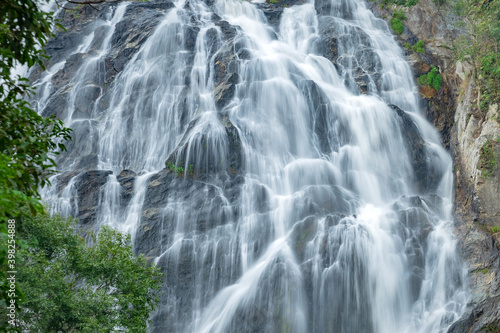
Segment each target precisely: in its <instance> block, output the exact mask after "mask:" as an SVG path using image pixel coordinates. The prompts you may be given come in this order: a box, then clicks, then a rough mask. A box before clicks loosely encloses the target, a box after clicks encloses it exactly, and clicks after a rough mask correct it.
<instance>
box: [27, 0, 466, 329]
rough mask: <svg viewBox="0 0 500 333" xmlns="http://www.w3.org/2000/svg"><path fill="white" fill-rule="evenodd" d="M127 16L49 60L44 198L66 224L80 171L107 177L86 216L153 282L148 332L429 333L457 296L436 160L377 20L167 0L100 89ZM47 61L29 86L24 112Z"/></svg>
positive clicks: (462, 290)
mask: <svg viewBox="0 0 500 333" xmlns="http://www.w3.org/2000/svg"><path fill="white" fill-rule="evenodd" d="M155 3H161V1H157V2H153V4H155ZM131 6H134V5H132V4H120V5H118V6H116V7H111V6H110V7H105V10H106V12H105V13H104V14H103V16H102V18H100V19H99V20H97V21H96V22H94V23H92V25H91V27H90V28H89V29H87V30H86V35H85V37H84V38H82V42H81V43H80V45H78V46H75V47H74V49H73V50H71V51H70V52H69V55H68V56H67V57H66V58H67V59H69V58H70V57H76V56H78V55H82V54H84V55H85V56H82V57H81V59H82V60H81V61H80V62H78V66H79V67H78V68H79V69H78V70H77V71H76V75H75V76H74V77H73V78H71V79H70V80H68V83H67V85H65V86H64V87H65V88H64V89H66V92H65V96H66V98H65V103H66V104H65V106H64V107H63V108H62V109H63V110H64V111H61V112H59V114H58V115H59V116H60V117H62V118H63V119H64V120H65V122H66V124H67V125H68V126H70V127H72V128H74V129H75V136H76V137H75V141H76V142H78V144H74V145H70V149H69V152H68V153H67V154H64V155H62V157H61V158H60V160H59V163H60V166H61V170H62V171H65V174H64V175H65V176H64V177H55V178H54V179H53V186H52V187H51V188H48V189H45V190H44V198H45V200H46V201H47V202H48V203H49V204H50V205H51V208H52V209H53V210H54V211H60V212H62V213H64V214H72V215H75V216H77V215H78V212H79V210H78V209H79V208H78V207H79V202H78V198H80V196H79V195H77V194H76V192H75V191H76V187H75V186H76V185H75V184H77V183H78V181H79V177H83V176H82V175H83V173H84V172H85V171H84V169H85V168H83V167H82V165H84V162H85V161H88V160H92V161H94V162H92V163H89V165H91V166H92V168H95V169H98V170H112V171H113V173H112V174H109V176H106V177H107V178H106V184H105V185H104V186H102V189H101V191H100V194H99V198H98V209H97V210H96V212H95V214H96V218H95V219H96V221H97V222H98V225H99V224H110V225H112V226H114V227H115V228H117V229H119V230H122V231H126V232H129V233H131V234H132V236H133V241H134V248H135V249H136V251H137V252H142V253H145V254H146V255H147V256H149V257H151V258H152V259H154V261H155V262H156V263H157V264H158V265H159V266H161V267H162V269H163V271H164V272H165V279H164V287H163V289H162V294H161V300H160V306H159V309H158V310H157V311H155V312H154V313H153V314H152V317H153V321H152V324H151V326H150V331H151V332H347V333H354V332H380V333H390V332H394V333H396V332H397V333H400V332H408V333H409V332H412V333H413V332H422V333H424V332H425V333H427V332H446V330H447V328H448V327H449V326H450V325H451V324H452V323H453V322H454V321H455V320H457V319H458V318H459V317H460V315H461V314H462V313H463V311H464V307H465V304H466V301H467V288H466V283H465V279H466V270H465V269H464V266H463V264H462V263H461V261H460V259H459V258H458V257H457V254H456V250H455V241H454V239H453V236H452V228H453V225H452V224H453V222H452V219H453V218H452V216H451V208H452V207H451V206H452V189H453V179H452V172H451V168H452V162H451V159H450V157H449V156H448V154H447V153H446V152H445V151H444V149H443V148H442V146H441V144H440V143H439V138H438V136H437V134H436V133H435V131H434V130H433V129H432V128H431V126H430V125H429V124H428V123H427V122H426V121H425V120H424V119H423V118H422V117H421V116H420V115H419V112H418V110H419V106H418V99H417V94H416V87H415V85H414V83H413V82H412V74H411V70H410V68H409V66H408V64H407V63H406V62H405V61H404V58H403V55H402V52H401V50H400V49H399V47H398V45H397V43H396V42H395V41H394V39H393V37H392V36H391V35H390V32H389V30H388V28H387V25H386V24H385V22H383V21H382V20H379V19H376V18H375V17H374V16H373V15H372V14H371V12H370V11H369V10H367V9H366V7H365V5H364V3H363V2H362V1H360V0H349V1H348V0H317V1H316V3H314V2H310V1H305V2H304V1H302V2H300V4H298V5H295V6H292V7H289V8H284V9H282V13H281V17H280V20H279V22H278V23H276V24H272V22H271V18H270V17H266V15H265V14H266V10H268V11H269V5H267V7H266V5H265V4H259V3H258V2H257V1H255V2H254V3H251V2H247V1H240V0H216V1H215V2H210V1H207V2H206V3H205V2H202V1H199V0H178V1H177V2H175V3H174V4H173V6H170V7H171V8H168V9H166V10H165V14H164V16H163V17H162V18H161V19H160V20H159V23H158V25H157V26H156V28H155V29H154V31H153V32H152V33H151V35H150V36H149V37H148V38H147V40H145V42H144V43H143V44H141V45H140V47H139V46H137V51H136V53H135V54H134V55H133V56H131V57H130V59H129V60H128V62H127V63H126V64H125V65H124V66H123V70H121V71H120V73H119V74H118V75H117V76H116V78H114V80H113V82H112V83H109V82H108V77H107V74H106V73H107V72H106V66H107V63H106V59H107V56H108V55H109V54H110V53H112V50H113V45H114V44H116V43H117V40H119V39H120V36H119V35H117V34H118V33H117V32H116V31H118V30H119V25H120V23H121V22H122V21H123V20H124V17H129V16H130V15H132V14H131V13H132V12H131V10H130V8H131ZM280 10H281V9H280ZM127 15H129V16H127ZM103 36H104V37H103ZM134 45H135V44H134ZM134 45H132V47H134ZM332 45H334V47H332ZM65 66H66V60H61V61H60V62H58V63H55V64H54V65H53V66H52V67H51V68H49V70H48V71H47V72H46V73H45V74H44V76H42V77H41V79H39V81H38V82H37V89H38V96H37V98H38V100H37V105H38V107H39V111H40V112H41V113H42V114H48V113H51V112H52V109H51V105H52V104H51V99H54V98H57V96H58V94H59V93H64V92H61V91H62V90H61V91H59V92H55V91H54V88H53V86H52V83H51V82H52V81H53V80H54V77H55V76H57V73H58V72H60V71H61V69H62V68H64V67H65ZM228 92H231V93H230V94H229V95H225V94H228ZM227 96H229V97H227ZM89 100H90V101H91V103H86V102H85V101H89ZM403 110H404V111H403ZM52 113H53V112H52ZM78 136H80V137H78ZM82 137H84V138H83V139H82ZM167 160H168V162H167V168H166V169H165V161H167ZM87 169H88V167H87ZM122 170H126V171H123V172H122ZM127 170H131V171H127ZM62 178H64V179H66V178H67V180H66V182H63V181H62ZM69 179H70V180H69ZM127 179H128V180H127ZM58 183H59V184H60V185H58ZM127 186H128V188H129V189H131V191H130V192H129V195H128V197H127V196H124V195H122V194H121V193H123V191H124V188H125V187H127Z"/></svg>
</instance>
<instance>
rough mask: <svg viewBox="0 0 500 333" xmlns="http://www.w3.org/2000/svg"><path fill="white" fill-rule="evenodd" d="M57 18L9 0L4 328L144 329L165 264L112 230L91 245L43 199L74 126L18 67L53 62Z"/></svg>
mask: <svg viewBox="0 0 500 333" xmlns="http://www.w3.org/2000/svg"><path fill="white" fill-rule="evenodd" d="M54 24H56V22H55V20H54V19H53V16H52V13H46V12H44V11H43V10H42V9H41V7H40V2H38V1H32V0H6V1H2V10H1V11H0V124H1V126H0V266H1V269H0V305H1V307H0V315H1V316H2V320H0V331H9V330H10V331H27V330H29V331H43V332H58V331H72V330H73V329H77V330H79V331H88V332H95V331H101V330H107V331H110V330H112V329H113V328H117V327H119V328H120V327H123V328H128V329H129V330H132V331H144V329H145V325H146V321H147V318H148V316H149V312H150V310H151V308H152V306H153V305H154V304H155V300H156V299H157V298H156V296H154V294H153V293H154V291H155V290H157V285H158V282H159V275H158V272H157V270H156V268H154V267H151V266H149V265H147V264H146V262H145V260H144V259H143V258H135V257H134V256H133V252H132V250H131V247H130V240H129V239H128V238H127V237H126V236H124V235H121V234H119V233H116V232H114V231H111V230H109V229H104V230H103V231H102V232H101V234H100V235H99V236H97V237H94V243H95V246H93V247H87V246H86V245H85V242H84V241H83V239H82V238H81V237H79V236H77V235H76V234H75V229H74V228H73V227H72V225H71V224H70V222H69V221H62V220H61V219H59V218H58V217H54V218H53V217H50V216H48V215H47V213H46V212H45V209H44V207H43V206H42V204H41V201H40V200H41V198H40V194H39V188H40V187H43V186H45V185H48V183H49V182H48V178H49V176H50V175H52V174H54V173H55V172H56V162H55V156H56V155H57V154H58V152H60V151H64V150H65V149H66V148H65V146H64V142H65V141H66V140H70V139H71V135H70V132H71V130H70V129H69V128H66V127H64V124H63V122H62V121H61V120H58V119H56V118H53V117H52V118H46V117H42V116H40V115H38V114H37V113H36V112H35V111H34V110H33V109H32V108H31V107H30V105H29V103H27V102H26V100H25V99H26V97H27V96H29V95H30V94H33V93H34V91H33V90H32V88H31V87H30V86H29V84H28V80H27V79H26V78H24V77H22V76H20V75H16V74H15V69H16V68H19V66H24V67H25V68H28V69H29V68H31V67H33V66H35V65H37V66H40V67H41V68H42V69H44V60H46V59H47V57H46V55H45V53H44V51H43V47H44V45H45V44H46V42H47V40H48V38H50V37H51V36H52V33H51V29H52V27H53V25H54ZM59 27H60V26H59ZM60 28H61V27H60ZM7 272H10V273H7ZM7 278H9V280H7ZM11 305H12V306H13V309H10V310H8V311H9V313H10V314H11V316H10V317H7V313H6V312H5V311H6V310H7V306H11ZM6 319H12V321H11V323H9V322H8V321H7V320H6ZM11 324H15V325H17V326H12V325H11ZM106 327H107V329H106Z"/></svg>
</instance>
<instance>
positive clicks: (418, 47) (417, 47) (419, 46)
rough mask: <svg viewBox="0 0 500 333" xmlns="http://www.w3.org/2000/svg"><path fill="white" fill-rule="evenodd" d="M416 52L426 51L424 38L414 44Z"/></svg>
mask: <svg viewBox="0 0 500 333" xmlns="http://www.w3.org/2000/svg"><path fill="white" fill-rule="evenodd" d="M411 49H412V50H413V51H414V52H416V53H425V49H424V41H423V40H419V41H418V42H417V44H415V45H413V47H412V48H411Z"/></svg>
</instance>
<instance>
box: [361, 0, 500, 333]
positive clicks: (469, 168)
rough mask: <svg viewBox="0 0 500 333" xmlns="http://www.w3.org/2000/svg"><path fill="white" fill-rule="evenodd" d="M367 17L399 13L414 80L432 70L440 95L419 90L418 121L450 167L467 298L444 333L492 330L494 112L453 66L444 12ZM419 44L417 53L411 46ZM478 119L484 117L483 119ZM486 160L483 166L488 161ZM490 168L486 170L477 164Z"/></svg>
mask: <svg viewBox="0 0 500 333" xmlns="http://www.w3.org/2000/svg"><path fill="white" fill-rule="evenodd" d="M370 8H371V10H372V11H373V12H374V13H376V15H377V16H379V17H381V18H384V19H385V20H386V21H387V22H388V24H390V18H391V17H392V15H393V13H394V11H395V10H398V9H399V10H403V11H404V13H405V15H406V20H403V21H402V22H403V25H404V31H403V33H401V34H400V35H399V36H398V37H397V38H398V39H399V41H400V44H401V47H403V48H406V49H407V53H406V55H407V59H408V62H409V63H410V64H411V65H412V67H413V70H414V74H415V80H418V78H419V77H420V76H422V75H425V74H426V73H428V72H429V71H430V69H431V66H435V67H436V68H438V69H439V72H440V73H441V75H442V78H443V81H442V86H441V89H439V90H438V91H436V90H435V89H433V88H432V87H425V86H420V88H419V93H420V97H421V99H422V106H423V109H424V112H425V113H426V117H427V119H428V120H429V121H431V122H432V123H433V124H434V126H435V127H436V129H438V130H439V132H440V134H441V137H442V140H443V142H444V144H445V145H446V146H447V147H448V148H449V150H450V153H451V154H452V156H453V160H454V175H455V199H454V212H455V233H456V237H457V239H458V242H459V249H460V252H461V254H462V257H463V258H464V259H465V261H466V263H467V266H468V271H469V284H470V292H471V299H470V301H469V304H468V306H467V311H466V313H465V314H464V315H463V317H462V318H461V319H460V320H459V321H457V322H456V323H455V324H454V325H453V326H452V327H451V328H450V329H449V331H448V332H453V333H458V332H497V331H498V330H500V256H499V249H500V243H499V240H500V234H499V233H497V232H498V231H499V230H498V229H497V228H498V227H499V226H500V167H499V163H498V157H499V156H500V124H499V121H500V113H499V110H498V105H496V104H494V105H491V106H489V108H488V110H487V113H486V112H481V111H480V110H479V102H478V98H479V96H478V92H477V89H476V87H475V83H474V79H473V75H472V66H471V65H470V64H468V63H467V62H461V61H456V59H455V55H454V52H453V49H454V47H457V46H456V41H457V40H458V39H459V38H460V36H462V35H464V34H465V33H466V31H465V28H464V26H463V25H461V24H459V22H460V20H461V19H460V18H459V17H457V16H456V15H455V14H454V13H453V11H452V10H451V8H450V6H438V5H436V3H435V2H434V1H431V0H420V1H419V2H418V3H417V4H416V5H415V6H412V7H403V6H395V5H392V6H391V5H388V6H384V5H383V4H382V3H381V2H379V1H377V2H370ZM418 41H423V42H424V45H425V46H424V52H422V53H418V52H415V51H414V50H412V47H413V46H414V45H415V44H416V43H417V42H418ZM485 113H486V114H485ZM488 159H489V160H490V161H488ZM488 162H489V163H490V168H489V169H486V168H485V164H487V163H488Z"/></svg>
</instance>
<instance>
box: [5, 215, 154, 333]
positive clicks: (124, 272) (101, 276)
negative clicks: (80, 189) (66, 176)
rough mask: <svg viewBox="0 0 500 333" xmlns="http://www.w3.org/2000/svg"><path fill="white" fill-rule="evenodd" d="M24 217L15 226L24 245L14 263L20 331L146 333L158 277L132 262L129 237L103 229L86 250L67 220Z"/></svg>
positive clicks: (138, 262)
mask: <svg viewBox="0 0 500 333" xmlns="http://www.w3.org/2000/svg"><path fill="white" fill-rule="evenodd" d="M25 216H26V217H24V218H20V219H17V220H16V227H17V229H18V232H17V234H16V235H17V236H18V237H19V238H20V240H22V242H23V243H24V244H25V245H24V246H23V247H22V248H21V249H19V250H18V258H17V266H18V268H17V271H18V276H17V281H18V283H19V284H20V286H21V288H22V290H23V291H24V293H25V297H26V301H25V303H23V306H24V309H25V310H23V311H20V312H18V313H17V314H16V316H17V317H18V318H17V319H18V322H17V324H18V325H19V329H20V330H19V331H23V332H24V331H26V332H28V331H30V332H31V331H32V329H33V328H36V330H34V331H36V332H115V331H116V330H117V328H119V330H120V331H126V332H145V331H146V328H147V321H148V318H149V314H150V312H151V311H152V310H153V309H154V307H155V305H156V303H157V302H158V299H159V295H158V291H159V289H160V287H161V281H162V279H161V276H162V274H161V273H160V272H159V269H158V268H157V267H155V266H154V265H153V266H152V265H150V264H148V262H147V261H146V259H145V258H144V257H143V256H142V255H140V256H138V257H136V256H134V253H133V251H132V246H131V242H130V236H129V235H124V234H121V233H119V232H117V231H114V230H113V229H111V228H109V227H103V228H102V229H101V231H100V233H99V234H98V235H92V243H93V244H94V245H93V246H88V245H87V244H86V242H85V240H84V239H83V238H82V237H80V236H78V235H76V234H75V228H74V224H73V221H72V220H71V219H66V220H64V219H61V218H60V217H59V216H57V215H56V216H49V215H38V216H37V217H30V216H28V215H25ZM0 312H1V311H0Z"/></svg>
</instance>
